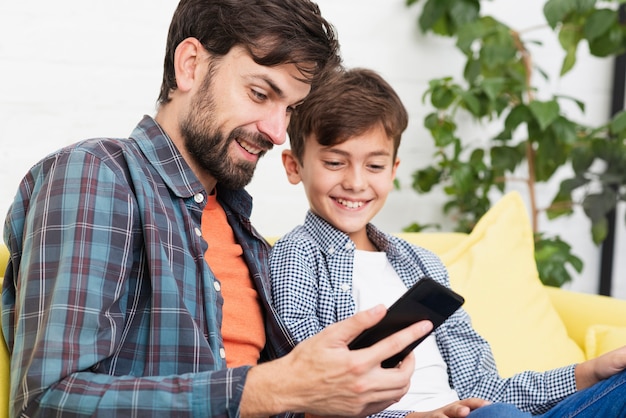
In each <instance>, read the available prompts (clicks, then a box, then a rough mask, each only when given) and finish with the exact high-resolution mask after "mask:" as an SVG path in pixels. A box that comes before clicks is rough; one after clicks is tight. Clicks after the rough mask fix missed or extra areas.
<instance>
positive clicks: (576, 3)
mask: <svg viewBox="0 0 626 418" xmlns="http://www.w3.org/2000/svg"><path fill="white" fill-rule="evenodd" d="M595 4H596V0H548V1H547V2H546V4H545V5H544V6H543V14H544V16H545V17H546V20H547V21H548V24H549V25H550V27H551V28H552V29H554V28H556V27H557V25H558V24H559V23H560V22H563V21H565V20H566V19H567V17H568V15H569V14H570V13H572V12H579V13H585V12H588V11H589V10H591V9H593V7H594V6H595Z"/></svg>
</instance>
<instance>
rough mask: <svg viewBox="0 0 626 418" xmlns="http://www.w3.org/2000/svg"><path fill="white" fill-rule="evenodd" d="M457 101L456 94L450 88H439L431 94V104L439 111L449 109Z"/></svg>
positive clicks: (434, 89)
mask: <svg viewBox="0 0 626 418" xmlns="http://www.w3.org/2000/svg"><path fill="white" fill-rule="evenodd" d="M455 99H456V93H455V92H454V90H453V89H451V88H450V87H448V86H437V87H435V88H433V89H432V91H431V94H430V102H431V103H432V105H433V106H434V107H435V108H437V109H447V108H448V106H450V105H451V104H452V102H454V100H455Z"/></svg>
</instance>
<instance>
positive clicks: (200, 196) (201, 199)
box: [193, 193, 204, 203]
mask: <svg viewBox="0 0 626 418" xmlns="http://www.w3.org/2000/svg"><path fill="white" fill-rule="evenodd" d="M193 200H195V201H196V203H202V202H204V195H203V194H202V193H198V194H197V195H195V196H194V197H193Z"/></svg>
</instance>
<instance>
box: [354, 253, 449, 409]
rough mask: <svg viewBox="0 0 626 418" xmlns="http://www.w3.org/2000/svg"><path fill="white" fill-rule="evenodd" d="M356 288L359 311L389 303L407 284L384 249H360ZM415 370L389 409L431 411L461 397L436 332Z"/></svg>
mask: <svg viewBox="0 0 626 418" xmlns="http://www.w3.org/2000/svg"><path fill="white" fill-rule="evenodd" d="M352 289H353V296H354V302H355V304H356V309H357V311H362V310H365V309H368V308H371V307H373V306H375V305H377V304H379V303H382V304H383V305H385V306H386V307H389V306H391V305H392V304H393V302H395V301H396V300H397V299H398V298H399V297H400V296H402V294H403V293H404V292H406V290H407V288H406V286H405V285H404V283H403V282H402V280H401V279H400V277H398V274H397V273H396V272H395V270H394V269H393V267H392V266H391V264H390V263H389V261H388V260H387V255H386V254H385V253H384V252H372V251H362V250H356V252H355V255H354V274H353V277H352ZM413 352H414V353H415V371H414V372H413V376H412V377H411V387H410V388H409V391H408V392H407V394H406V395H404V397H402V399H400V401H399V402H397V403H395V404H393V405H391V406H390V407H389V409H396V410H410V411H431V410H433V409H437V408H441V407H442V406H444V405H447V404H449V403H450V402H454V401H457V400H459V397H458V395H457V393H456V391H455V390H454V389H452V388H450V384H449V382H448V367H447V365H446V363H445V361H444V360H443V358H442V357H441V353H440V352H439V348H438V347H437V341H436V339H435V335H434V334H431V335H429V336H428V338H426V339H425V340H424V341H422V343H421V344H419V345H418V346H417V347H416V348H415V350H413Z"/></svg>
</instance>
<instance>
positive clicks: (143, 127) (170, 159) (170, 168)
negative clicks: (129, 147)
mask: <svg viewBox="0 0 626 418" xmlns="http://www.w3.org/2000/svg"><path fill="white" fill-rule="evenodd" d="M130 137H131V138H132V139H133V140H135V142H137V145H138V146H139V148H140V149H141V151H142V152H143V153H144V155H145V156H146V159H147V160H148V162H149V163H150V164H151V165H152V166H153V167H154V169H155V170H156V171H157V172H158V173H159V175H160V176H161V177H162V178H163V181H164V182H165V184H166V185H167V186H168V187H169V188H170V189H171V190H172V191H173V192H174V194H175V195H176V196H178V197H181V198H187V197H190V196H193V195H195V194H197V193H200V192H201V191H203V190H204V188H203V187H202V183H200V180H198V178H197V177H196V175H195V174H194V173H193V171H192V170H191V167H189V164H187V162H186V161H185V159H184V158H183V156H182V155H181V153H180V152H179V151H178V148H176V145H174V143H173V142H172V140H171V139H170V137H169V136H168V135H167V134H166V133H165V131H163V129H161V127H160V126H159V124H158V123H157V122H156V121H155V120H154V119H153V118H152V117H150V116H147V115H146V116H144V117H143V119H142V120H141V122H139V124H138V125H137V127H135V129H134V130H133V132H132V134H131V135H130Z"/></svg>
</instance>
